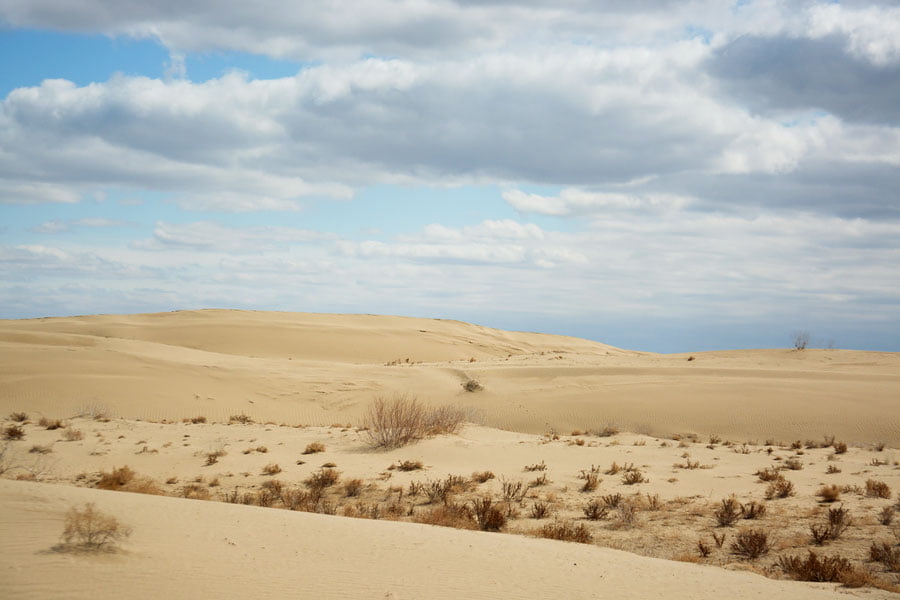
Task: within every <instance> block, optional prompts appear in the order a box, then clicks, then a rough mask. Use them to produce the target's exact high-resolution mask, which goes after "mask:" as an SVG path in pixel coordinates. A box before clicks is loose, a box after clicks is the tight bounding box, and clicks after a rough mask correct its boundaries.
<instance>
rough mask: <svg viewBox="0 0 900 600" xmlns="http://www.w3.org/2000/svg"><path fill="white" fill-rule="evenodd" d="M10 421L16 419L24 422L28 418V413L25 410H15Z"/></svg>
mask: <svg viewBox="0 0 900 600" xmlns="http://www.w3.org/2000/svg"><path fill="white" fill-rule="evenodd" d="M9 420H10V421H15V422H16V423H24V422H25V421H27V420H28V413H24V412H14V413H10V415H9Z"/></svg>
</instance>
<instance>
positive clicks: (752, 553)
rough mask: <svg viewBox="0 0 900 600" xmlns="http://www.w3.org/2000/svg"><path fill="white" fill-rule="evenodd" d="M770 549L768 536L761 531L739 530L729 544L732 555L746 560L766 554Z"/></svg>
mask: <svg viewBox="0 0 900 600" xmlns="http://www.w3.org/2000/svg"><path fill="white" fill-rule="evenodd" d="M770 549H771V546H770V544H769V535H768V534H767V533H766V532H765V531H763V530H762V529H744V530H741V531H740V532H738V534H737V536H735V539H734V542H732V544H731V551H732V553H734V554H736V555H738V556H741V557H743V558H746V559H748V560H753V559H755V558H759V557H760V556H762V555H764V554H768V553H769V550H770Z"/></svg>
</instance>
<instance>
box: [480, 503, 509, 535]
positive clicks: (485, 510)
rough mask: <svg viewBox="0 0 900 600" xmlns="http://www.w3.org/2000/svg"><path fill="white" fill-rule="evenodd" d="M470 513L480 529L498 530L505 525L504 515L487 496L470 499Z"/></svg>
mask: <svg viewBox="0 0 900 600" xmlns="http://www.w3.org/2000/svg"><path fill="white" fill-rule="evenodd" d="M472 514H473V515H474V516H475V522H476V523H478V528H479V529H481V530H482V531H500V530H501V529H503V527H504V526H506V515H505V514H504V513H503V511H502V510H500V508H499V507H498V506H497V505H496V504H495V503H494V501H493V499H492V498H490V497H488V496H485V497H484V498H476V499H474V500H472Z"/></svg>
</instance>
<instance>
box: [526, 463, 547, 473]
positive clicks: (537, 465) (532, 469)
mask: <svg viewBox="0 0 900 600" xmlns="http://www.w3.org/2000/svg"><path fill="white" fill-rule="evenodd" d="M525 470H526V471H528V472H529V473H533V472H535V471H546V470H547V464H546V463H545V462H544V461H541V462H539V463H535V464H533V465H526V466H525Z"/></svg>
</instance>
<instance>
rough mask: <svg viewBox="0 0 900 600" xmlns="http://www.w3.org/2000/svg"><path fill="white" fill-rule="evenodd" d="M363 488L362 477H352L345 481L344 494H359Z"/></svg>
mask: <svg viewBox="0 0 900 600" xmlns="http://www.w3.org/2000/svg"><path fill="white" fill-rule="evenodd" d="M362 489H363V480H362V479H350V480H348V481H345V482H344V495H345V496H346V497H348V498H355V497H356V496H359V494H360V492H362Z"/></svg>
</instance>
